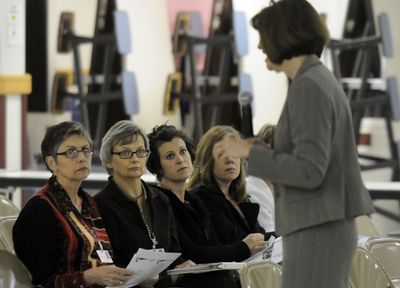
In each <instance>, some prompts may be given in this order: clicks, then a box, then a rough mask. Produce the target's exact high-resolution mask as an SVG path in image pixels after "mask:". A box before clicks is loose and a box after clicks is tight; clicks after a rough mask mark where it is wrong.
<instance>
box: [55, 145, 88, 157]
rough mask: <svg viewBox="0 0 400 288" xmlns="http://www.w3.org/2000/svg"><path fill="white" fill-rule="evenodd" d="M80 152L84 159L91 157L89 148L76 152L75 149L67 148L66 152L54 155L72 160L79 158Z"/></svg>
mask: <svg viewBox="0 0 400 288" xmlns="http://www.w3.org/2000/svg"><path fill="white" fill-rule="evenodd" d="M80 152H82V154H83V156H85V157H86V158H89V157H90V156H92V155H93V150H92V148H90V147H85V148H82V150H78V149H76V148H69V149H68V150H65V151H64V152H59V153H56V155H57V156H59V155H64V156H65V157H67V158H71V159H74V158H77V157H78V156H79V153H80Z"/></svg>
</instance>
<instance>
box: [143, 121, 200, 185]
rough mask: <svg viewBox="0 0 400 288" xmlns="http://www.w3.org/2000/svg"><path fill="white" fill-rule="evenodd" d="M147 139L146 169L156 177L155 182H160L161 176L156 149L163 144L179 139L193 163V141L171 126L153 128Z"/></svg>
mask: <svg viewBox="0 0 400 288" xmlns="http://www.w3.org/2000/svg"><path fill="white" fill-rule="evenodd" d="M147 137H149V143H150V151H151V153H150V155H149V159H148V160H147V163H146V167H147V170H149V171H150V173H153V174H155V175H156V176H157V180H158V181H161V178H162V176H163V174H164V173H163V169H162V167H161V161H160V154H159V153H158V148H159V147H160V146H161V145H162V144H163V143H165V142H169V141H171V140H172V139H174V138H181V139H182V140H183V142H185V145H186V148H187V150H188V152H189V155H190V158H191V159H192V162H194V154H195V152H194V144H193V141H192V140H191V139H190V138H189V137H188V136H186V134H185V133H184V132H183V131H181V130H178V129H176V127H175V126H173V125H167V124H163V125H160V126H155V127H154V128H153V130H152V131H151V133H149V134H148V135H147Z"/></svg>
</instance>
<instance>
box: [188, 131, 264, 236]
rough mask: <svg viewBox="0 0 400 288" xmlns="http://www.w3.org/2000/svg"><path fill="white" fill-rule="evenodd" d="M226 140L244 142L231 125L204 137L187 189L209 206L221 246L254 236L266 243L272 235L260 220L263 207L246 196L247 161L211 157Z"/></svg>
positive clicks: (200, 143) (199, 144) (209, 132)
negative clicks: (215, 146) (219, 143)
mask: <svg viewBox="0 0 400 288" xmlns="http://www.w3.org/2000/svg"><path fill="white" fill-rule="evenodd" d="M225 138H232V139H241V137H240V134H239V132H238V131H237V130H235V129H234V128H232V127H230V126H215V127H213V128H211V129H210V130H208V131H207V132H206V133H205V134H204V135H203V137H201V139H200V141H199V143H198V145H197V149H196V161H195V165H194V171H193V174H192V176H191V177H190V179H189V183H188V187H189V188H193V190H192V191H191V193H194V194H195V195H197V196H198V197H200V198H201V199H202V200H203V201H204V202H205V203H206V206H207V208H208V210H209V212H210V214H211V221H212V223H213V224H214V227H215V230H216V232H217V235H218V237H219V239H220V241H221V242H222V243H224V244H229V243H233V242H234V241H238V240H241V239H243V238H245V237H246V236H247V235H248V234H251V233H261V234H264V236H265V239H266V240H267V239H268V238H269V236H270V235H271V234H268V233H265V231H264V229H263V228H262V227H261V226H260V225H259V223H258V221H257V216H258V213H259V209H260V207H259V205H258V204H256V203H251V202H250V201H249V199H248V195H247V193H246V175H245V168H244V161H242V160H241V159H240V158H237V157H229V158H226V159H222V160H214V158H213V157H212V149H213V146H214V144H215V143H217V142H218V141H221V140H222V139H225Z"/></svg>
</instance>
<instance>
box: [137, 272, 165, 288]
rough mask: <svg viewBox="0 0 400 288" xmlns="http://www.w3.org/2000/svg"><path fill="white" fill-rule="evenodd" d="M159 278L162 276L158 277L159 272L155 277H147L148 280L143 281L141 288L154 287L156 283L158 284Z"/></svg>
mask: <svg viewBox="0 0 400 288" xmlns="http://www.w3.org/2000/svg"><path fill="white" fill-rule="evenodd" d="M158 279H160V278H159V277H158V274H157V275H156V276H154V277H153V278H150V279H147V280H145V281H143V282H142V283H140V287H141V288H152V287H154V284H156V283H157V282H158Z"/></svg>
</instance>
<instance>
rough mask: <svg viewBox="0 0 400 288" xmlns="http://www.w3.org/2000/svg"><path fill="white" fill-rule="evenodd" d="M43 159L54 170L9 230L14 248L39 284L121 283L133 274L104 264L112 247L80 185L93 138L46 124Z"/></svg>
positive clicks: (68, 126)
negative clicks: (11, 232) (11, 231)
mask: <svg viewBox="0 0 400 288" xmlns="http://www.w3.org/2000/svg"><path fill="white" fill-rule="evenodd" d="M41 149H42V157H43V160H44V162H45V164H46V166H47V168H48V169H49V170H50V171H51V172H52V173H53V175H52V176H51V177H50V179H49V181H48V183H47V185H46V186H44V187H43V188H41V189H40V190H39V191H38V192H36V193H35V195H34V196H33V197H32V198H31V199H30V200H29V201H28V203H26V205H25V206H24V208H23V209H22V211H21V213H20V215H19V217H18V219H17V221H16V223H15V225H14V228H13V241H14V248H15V252H16V254H17V256H18V258H20V259H21V260H22V262H23V263H24V264H25V265H26V267H27V268H28V269H29V271H30V272H31V274H32V278H33V279H32V284H33V285H41V287H42V286H43V287H56V288H57V287H103V286H120V285H121V284H123V283H124V282H125V281H127V280H128V279H129V278H130V276H131V275H132V272H130V271H128V270H126V269H122V268H118V267H115V266H114V265H107V264H110V263H112V261H111V256H112V250H111V246H110V242H109V239H108V235H107V232H106V230H105V229H104V225H103V221H102V219H101V217H100V214H99V211H98V208H97V206H96V203H95V201H94V199H93V198H92V197H91V196H90V195H89V194H87V193H86V192H85V191H83V190H82V188H81V183H82V181H83V180H84V179H86V177H87V176H88V175H89V172H90V168H91V162H92V154H93V152H92V142H91V140H90V138H89V136H88V134H87V132H86V131H85V130H84V128H83V127H82V125H81V124H80V123H76V122H62V123H60V124H58V125H54V126H51V127H50V128H48V130H47V132H46V135H45V136H44V139H43V141H42V147H41Z"/></svg>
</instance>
